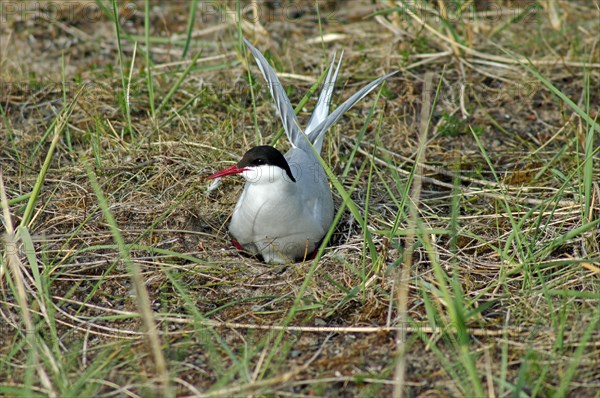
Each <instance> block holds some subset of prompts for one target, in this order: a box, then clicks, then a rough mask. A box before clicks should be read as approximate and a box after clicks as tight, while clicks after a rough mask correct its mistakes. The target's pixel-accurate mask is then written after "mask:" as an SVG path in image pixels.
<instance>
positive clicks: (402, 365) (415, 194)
mask: <svg viewBox="0 0 600 398" xmlns="http://www.w3.org/2000/svg"><path fill="white" fill-rule="evenodd" d="M432 90H433V74H431V73H427V74H426V75H425V84H424V85H423V91H422V95H423V101H422V105H423V107H422V108H421V118H420V124H419V144H418V147H417V148H418V150H417V155H416V159H415V166H416V167H415V168H414V170H413V181H412V190H411V199H410V201H409V202H408V203H409V210H408V214H409V218H408V228H409V230H411V231H416V230H417V222H418V218H419V210H418V209H419V207H420V206H419V204H420V202H421V189H422V188H423V186H422V182H423V180H422V176H423V166H422V165H423V164H424V163H425V162H426V160H427V159H426V156H425V153H426V148H427V137H428V130H429V122H430V120H431V105H432V104H431V101H432V99H431V93H432ZM414 245H415V234H414V233H409V234H408V235H407V236H406V238H405V239H404V256H403V260H402V266H401V267H400V269H399V273H398V275H397V277H396V281H395V285H396V286H397V287H396V297H395V298H396V305H397V308H398V320H397V322H398V323H399V325H400V326H403V325H407V324H408V314H407V308H408V293H409V288H410V283H409V282H410V279H411V269H412V266H413V255H414ZM406 338H407V336H406V330H405V329H404V328H402V327H401V328H400V331H398V336H397V347H398V353H397V354H396V355H397V356H398V357H397V363H396V369H395V372H394V380H395V381H396V384H395V385H394V397H396V398H402V396H403V394H404V391H405V386H404V380H405V378H406V351H407V350H406Z"/></svg>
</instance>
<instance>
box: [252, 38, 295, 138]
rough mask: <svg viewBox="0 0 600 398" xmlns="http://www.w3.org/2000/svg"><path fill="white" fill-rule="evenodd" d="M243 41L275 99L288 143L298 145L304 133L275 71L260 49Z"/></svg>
mask: <svg viewBox="0 0 600 398" xmlns="http://www.w3.org/2000/svg"><path fill="white" fill-rule="evenodd" d="M244 43H246V46H247V47H248V49H249V50H250V52H252V55H253V56H254V59H255V60H256V63H257V64H258V68H259V69H260V71H261V72H262V75H263V77H264V78H265V80H266V81H267V84H268V85H269V91H271V96H272V97H273V100H274V101H275V107H276V108H277V113H278V114H279V117H280V118H281V121H282V123H283V128H284V129H285V133H286V134H287V136H288V139H289V140H290V143H291V144H292V145H293V146H298V142H299V140H302V141H303V140H304V138H302V136H301V135H300V134H304V133H302V130H301V129H300V124H299V123H298V119H297V118H296V114H295V113H294V108H292V104H291V103H290V100H289V98H288V96H287V95H286V93H285V91H283V87H282V86H281V82H280V81H279V78H278V77H277V74H275V71H274V70H273V68H271V65H269V63H268V62H267V60H266V59H265V57H264V56H263V55H262V54H261V52H260V51H258V50H257V49H256V48H254V46H253V45H252V44H250V42H249V41H248V40H246V39H244Z"/></svg>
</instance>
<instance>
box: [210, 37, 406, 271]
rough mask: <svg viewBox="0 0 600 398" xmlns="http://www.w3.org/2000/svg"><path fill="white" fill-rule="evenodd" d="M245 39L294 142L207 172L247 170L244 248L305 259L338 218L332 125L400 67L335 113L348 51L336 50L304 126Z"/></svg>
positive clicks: (237, 226) (272, 258) (235, 226)
mask: <svg viewBox="0 0 600 398" xmlns="http://www.w3.org/2000/svg"><path fill="white" fill-rule="evenodd" d="M243 40H244V43H245V45H246V47H247V48H248V49H249V50H250V52H251V53H252V55H253V57H254V59H255V60H256V63H257V65H258V68H259V70H260V72H261V73H262V75H263V77H264V79H265V80H266V82H267V85H268V87H269V91H270V93H271V96H272V98H273V100H274V103H275V108H276V111H277V114H278V115H279V118H280V119H281V122H282V123H283V127H284V130H285V133H286V136H287V138H288V140H289V142H290V144H291V148H290V149H289V151H288V152H286V153H285V155H284V154H282V153H281V152H280V151H279V150H278V149H276V148H275V147H273V146H270V145H260V146H255V147H253V148H251V149H250V150H248V151H247V152H246V153H245V154H244V155H243V157H242V159H241V160H240V161H239V162H237V164H235V165H233V166H230V167H228V168H225V169H223V170H221V171H218V172H216V173H214V174H212V175H210V176H208V177H207V179H218V178H221V177H225V176H229V175H240V176H241V177H243V178H244V179H245V181H246V183H245V186H244V189H243V191H242V194H241V196H240V198H239V200H238V201H237V204H236V206H235V209H234V211H233V214H232V216H231V221H230V223H229V234H230V236H231V237H232V238H233V239H232V243H233V244H234V246H235V247H236V248H237V249H239V250H243V251H246V252H248V253H250V254H252V255H260V256H262V259H263V260H264V261H265V262H266V263H271V264H287V263H291V262H297V261H303V260H306V259H309V258H311V254H312V253H316V250H318V248H319V246H320V244H321V241H322V239H323V237H324V236H325V234H326V233H327V231H328V230H329V228H330V227H331V224H332V221H333V215H334V204H333V198H332V194H331V189H330V187H329V181H328V179H327V174H326V172H325V170H324V169H323V166H322V165H321V163H320V161H319V157H320V156H319V154H320V152H321V148H322V146H323V139H324V136H325V132H326V131H327V130H328V129H329V128H330V127H331V126H332V125H334V124H335V123H336V122H337V121H338V120H339V119H340V118H341V117H342V115H343V114H344V113H345V112H346V111H348V110H349V109H350V108H352V106H354V105H355V104H356V103H357V102H358V101H360V100H361V99H363V98H364V97H365V96H366V95H367V94H369V93H370V92H371V91H373V90H374V89H375V88H376V87H377V86H378V85H380V84H381V83H382V82H384V81H385V80H386V79H388V78H389V77H390V76H392V75H394V74H395V73H397V72H398V71H396V72H393V73H390V74H388V75H385V76H383V77H380V78H378V79H375V80H373V81H372V82H371V83H369V84H367V85H366V86H365V87H363V88H362V89H360V90H359V91H358V92H356V93H355V94H354V95H352V96H351V97H350V98H349V99H348V100H346V101H345V102H344V103H343V104H342V105H340V106H339V107H338V108H337V109H336V110H335V111H333V112H332V113H331V114H330V113H329V108H330V103H331V97H332V94H333V89H334V85H335V81H336V80H337V77H338V73H339V70H340V66H341V63H342V58H343V52H342V54H341V55H340V58H339V60H338V61H337V65H336V54H335V53H334V54H333V57H332V61H331V64H330V66H329V69H328V71H327V75H326V77H325V81H324V83H323V85H322V88H321V92H320V94H319V97H318V99H317V103H316V105H315V109H314V111H313V113H312V115H311V117H310V119H309V121H308V124H307V125H306V128H305V129H304V131H303V130H302V128H301V127H300V123H299V122H298V119H297V117H296V114H295V113H294V109H293V108H292V105H291V103H290V100H289V98H288V96H287V95H286V93H285V91H284V90H283V86H282V85H281V83H280V81H279V78H278V77H277V74H276V73H275V71H274V70H273V68H271V66H270V65H269V63H268V62H267V60H266V59H265V57H264V56H263V54H262V53H261V52H260V51H259V50H257V49H256V48H255V47H254V46H252V44H251V43H250V42H249V41H248V40H246V39H245V38H244V39H243Z"/></svg>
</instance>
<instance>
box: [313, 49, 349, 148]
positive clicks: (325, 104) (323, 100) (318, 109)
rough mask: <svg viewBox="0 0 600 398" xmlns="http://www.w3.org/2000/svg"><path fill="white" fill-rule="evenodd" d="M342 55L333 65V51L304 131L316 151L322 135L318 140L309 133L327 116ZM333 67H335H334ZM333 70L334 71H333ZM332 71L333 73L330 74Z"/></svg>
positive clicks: (321, 140) (321, 143)
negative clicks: (319, 92) (325, 75)
mask: <svg viewBox="0 0 600 398" xmlns="http://www.w3.org/2000/svg"><path fill="white" fill-rule="evenodd" d="M343 57H344V53H343V52H342V55H340V60H339V61H338V64H337V67H335V53H333V59H332V60H331V65H330V66H329V70H328V71H327V77H326V78H325V82H324V83H323V87H322V88H321V94H320V95H319V99H318V100H317V105H316V106H315V110H314V111H313V113H312V116H311V117H310V120H309V121H308V125H307V126H306V129H305V131H304V132H305V133H306V135H307V136H308V138H309V139H310V141H311V142H312V144H313V146H314V147H315V149H316V150H317V152H319V153H320V152H321V147H322V146H323V137H324V135H321V136H320V137H319V138H320V139H319V140H316V139H314V138H316V135H312V134H311V133H312V132H313V131H314V130H315V128H317V126H318V125H319V124H321V123H322V122H323V121H325V119H327V116H329V106H330V104H331V95H332V94H333V88H334V86H335V81H336V80H337V76H338V73H339V71H340V66H341V64H342V58H343ZM334 67H335V69H334ZM334 70H335V72H334ZM332 73H333V75H332Z"/></svg>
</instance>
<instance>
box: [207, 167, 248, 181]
mask: <svg viewBox="0 0 600 398" xmlns="http://www.w3.org/2000/svg"><path fill="white" fill-rule="evenodd" d="M246 170H248V169H246V168H243V167H242V168H241V169H240V168H239V167H237V165H233V166H231V167H228V168H226V169H223V170H221V171H217V172H216V173H215V174H213V175H210V176H208V177H206V179H207V180H212V179H214V178H220V177H225V176H229V175H232V174H240V173H242V172H244V171H246Z"/></svg>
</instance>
